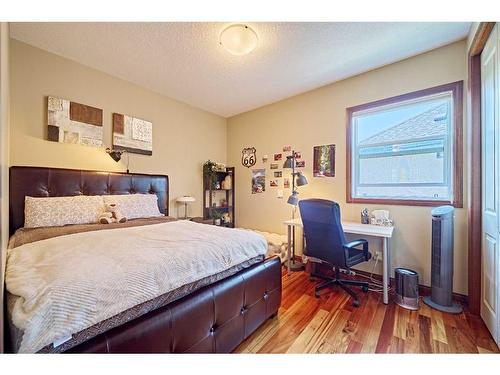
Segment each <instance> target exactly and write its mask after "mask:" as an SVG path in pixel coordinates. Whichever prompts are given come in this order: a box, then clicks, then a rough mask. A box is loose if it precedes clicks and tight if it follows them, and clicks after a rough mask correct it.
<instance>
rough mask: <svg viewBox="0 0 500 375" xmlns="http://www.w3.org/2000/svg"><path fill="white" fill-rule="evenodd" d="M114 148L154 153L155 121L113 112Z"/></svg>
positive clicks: (146, 153)
mask: <svg viewBox="0 0 500 375" xmlns="http://www.w3.org/2000/svg"><path fill="white" fill-rule="evenodd" d="M113 148H114V149H116V150H126V151H127V152H131V153H133V154H142V155H153V123H151V122H149V121H146V120H142V119H140V118H135V117H132V116H128V115H122V114H121V113H113Z"/></svg>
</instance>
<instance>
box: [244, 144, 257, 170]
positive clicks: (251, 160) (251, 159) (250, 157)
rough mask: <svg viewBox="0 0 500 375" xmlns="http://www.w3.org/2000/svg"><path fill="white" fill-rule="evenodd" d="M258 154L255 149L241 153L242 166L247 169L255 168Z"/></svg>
mask: <svg viewBox="0 0 500 375" xmlns="http://www.w3.org/2000/svg"><path fill="white" fill-rule="evenodd" d="M256 152H257V150H256V149H255V147H247V148H244V149H243V150H242V151H241V164H243V166H245V167H247V168H250V167H253V166H254V165H255V163H256V161H257V156H256V155H255V154H256Z"/></svg>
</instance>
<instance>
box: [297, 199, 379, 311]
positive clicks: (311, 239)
mask: <svg viewBox="0 0 500 375" xmlns="http://www.w3.org/2000/svg"><path fill="white" fill-rule="evenodd" d="M299 208H300V216H301V217H302V223H303V225H304V235H305V237H306V248H305V249H304V254H305V255H307V256H309V257H313V258H317V259H319V260H321V261H323V262H326V263H328V264H329V265H331V266H333V267H334V268H335V277H329V276H326V275H319V274H313V276H317V277H320V278H322V279H326V280H327V281H325V282H322V283H321V284H319V285H317V286H316V288H315V295H316V297H318V298H319V292H320V290H322V289H325V288H328V287H330V286H332V285H339V286H340V287H341V288H342V289H344V290H345V291H346V292H347V293H349V294H350V295H351V296H352V298H353V302H352V304H353V306H355V307H358V306H359V299H358V295H357V294H356V293H355V292H354V291H353V290H351V289H350V288H348V287H347V285H353V286H360V287H361V288H362V290H363V292H365V293H366V292H368V283H367V282H365V281H355V280H344V279H341V278H340V269H345V270H349V269H350V268H351V267H352V266H354V265H356V264H359V263H361V262H367V261H368V260H370V258H371V257H372V255H371V253H370V252H369V251H368V241H366V240H356V241H352V242H347V241H346V239H345V235H344V230H343V229H342V224H341V221H340V207H339V205H338V203H336V202H332V201H329V200H326V199H305V200H301V201H300V202H299ZM359 246H362V249H357V247H359Z"/></svg>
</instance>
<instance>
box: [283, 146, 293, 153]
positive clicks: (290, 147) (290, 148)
mask: <svg viewBox="0 0 500 375" xmlns="http://www.w3.org/2000/svg"><path fill="white" fill-rule="evenodd" d="M289 151H292V146H290V145H285V146H283V152H289Z"/></svg>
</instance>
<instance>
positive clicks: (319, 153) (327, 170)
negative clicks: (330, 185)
mask: <svg viewBox="0 0 500 375" xmlns="http://www.w3.org/2000/svg"><path fill="white" fill-rule="evenodd" d="M313 154H314V158H313V159H314V161H313V176H314V177H335V145H325V146H314V149H313Z"/></svg>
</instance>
